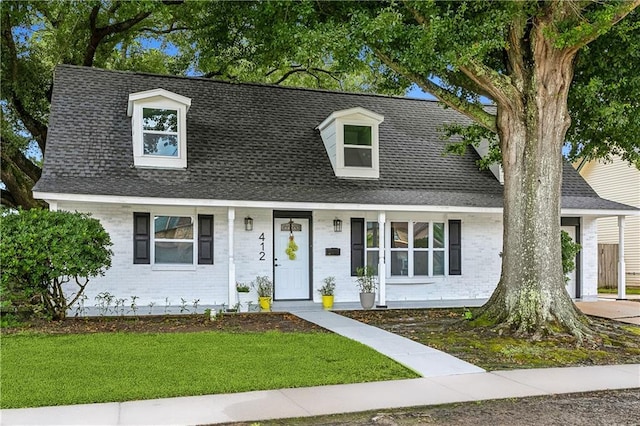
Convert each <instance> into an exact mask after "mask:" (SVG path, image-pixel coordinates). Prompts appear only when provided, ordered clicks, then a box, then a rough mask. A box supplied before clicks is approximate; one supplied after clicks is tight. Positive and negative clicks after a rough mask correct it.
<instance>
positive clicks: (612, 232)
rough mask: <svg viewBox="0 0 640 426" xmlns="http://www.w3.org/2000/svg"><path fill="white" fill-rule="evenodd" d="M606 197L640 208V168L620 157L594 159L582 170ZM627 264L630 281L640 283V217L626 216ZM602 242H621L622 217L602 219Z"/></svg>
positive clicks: (599, 225)
mask: <svg viewBox="0 0 640 426" xmlns="http://www.w3.org/2000/svg"><path fill="white" fill-rule="evenodd" d="M580 174H581V175H582V177H584V178H585V180H586V181H587V182H588V183H589V185H591V187H592V188H593V189H594V190H595V191H596V192H597V193H598V195H599V196H600V197H602V198H606V199H608V200H612V201H617V202H619V203H624V204H627V205H630V206H634V207H639V208H640V170H638V169H636V168H635V167H632V166H629V164H628V163H627V162H625V161H623V160H622V159H620V158H619V157H616V158H615V159H614V160H613V162H612V163H603V162H600V161H593V162H591V163H589V164H587V165H585V166H584V167H583V168H582V170H581V171H580ZM624 237H625V244H624V251H625V256H624V258H625V264H626V269H627V282H628V284H632V283H635V284H638V285H640V217H638V216H629V217H627V218H626V219H625V236H624ZM598 243H600V244H618V219H617V218H616V217H611V218H602V219H598Z"/></svg>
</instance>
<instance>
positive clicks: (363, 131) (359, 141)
mask: <svg viewBox="0 0 640 426" xmlns="http://www.w3.org/2000/svg"><path fill="white" fill-rule="evenodd" d="M344 144H345V145H365V146H371V127H369V126H344Z"/></svg>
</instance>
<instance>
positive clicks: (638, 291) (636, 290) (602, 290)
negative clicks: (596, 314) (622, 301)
mask: <svg viewBox="0 0 640 426" xmlns="http://www.w3.org/2000/svg"><path fill="white" fill-rule="evenodd" d="M598 293H602V294H618V289H617V288H599V289H598ZM626 293H627V294H640V287H627V288H626Z"/></svg>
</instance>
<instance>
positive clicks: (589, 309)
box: [576, 299, 640, 325]
mask: <svg viewBox="0 0 640 426" xmlns="http://www.w3.org/2000/svg"><path fill="white" fill-rule="evenodd" d="M576 306H577V307H578V308H579V309H580V310H581V311H582V312H584V313H585V314H587V315H592V316H595V317H601V318H609V319H612V320H616V321H620V322H625V323H628V324H636V325H640V302H634V301H630V300H611V299H599V300H598V301H597V302H576Z"/></svg>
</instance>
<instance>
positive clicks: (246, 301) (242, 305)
mask: <svg viewBox="0 0 640 426" xmlns="http://www.w3.org/2000/svg"><path fill="white" fill-rule="evenodd" d="M250 290H251V288H250V287H249V285H248V284H245V283H241V282H236V292H237V293H238V312H249V305H250V304H251V302H252V300H251V294H250V293H249V291H250Z"/></svg>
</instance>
